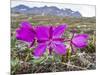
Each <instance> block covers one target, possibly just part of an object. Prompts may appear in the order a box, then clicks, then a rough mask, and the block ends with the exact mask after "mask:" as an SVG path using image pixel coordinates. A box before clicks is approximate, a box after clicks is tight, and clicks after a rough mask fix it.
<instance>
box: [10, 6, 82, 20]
mask: <svg viewBox="0 0 100 75" xmlns="http://www.w3.org/2000/svg"><path fill="white" fill-rule="evenodd" d="M11 12H12V13H21V14H33V15H50V16H62V17H66V16H68V17H78V18H80V17H82V15H81V14H80V12H79V11H72V10H71V9H68V8H65V9H59V8H57V7H56V6H50V7H48V6H43V7H32V8H30V7H28V6H26V5H18V6H15V7H13V8H11Z"/></svg>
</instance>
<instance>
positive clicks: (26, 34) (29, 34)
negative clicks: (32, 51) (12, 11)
mask: <svg viewBox="0 0 100 75" xmlns="http://www.w3.org/2000/svg"><path fill="white" fill-rule="evenodd" d="M34 36H35V33H34V30H33V28H32V26H31V24H30V23H29V22H22V23H21V26H20V27H19V28H18V29H17V30H16V38H17V39H18V40H22V41H26V42H32V41H33V40H34Z"/></svg>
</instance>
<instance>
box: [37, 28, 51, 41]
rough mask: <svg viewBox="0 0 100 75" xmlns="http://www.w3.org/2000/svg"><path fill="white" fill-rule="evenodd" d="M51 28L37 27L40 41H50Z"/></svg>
mask: <svg viewBox="0 0 100 75" xmlns="http://www.w3.org/2000/svg"><path fill="white" fill-rule="evenodd" d="M49 29H50V27H49V26H37V28H36V34H37V35H36V36H37V39H38V40H48V39H49Z"/></svg>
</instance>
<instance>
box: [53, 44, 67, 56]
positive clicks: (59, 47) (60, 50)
mask: <svg viewBox="0 0 100 75" xmlns="http://www.w3.org/2000/svg"><path fill="white" fill-rule="evenodd" d="M53 48H54V51H55V52H56V53H57V54H59V55H65V54H66V50H67V49H66V46H65V45H64V44H63V43H61V42H56V43H55V44H54V47H53Z"/></svg>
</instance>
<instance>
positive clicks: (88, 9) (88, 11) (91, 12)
mask: <svg viewBox="0 0 100 75" xmlns="http://www.w3.org/2000/svg"><path fill="white" fill-rule="evenodd" d="M19 4H24V5H27V6H29V7H34V6H36V7H42V6H45V5H46V6H56V7H58V8H60V9H62V8H63V9H65V8H70V9H72V10H73V11H79V12H80V13H81V14H82V16H84V17H93V16H95V14H96V13H95V10H96V9H95V6H94V5H77V4H60V3H40V2H32V1H30V2H28V1H11V7H14V6H17V5H19Z"/></svg>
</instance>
